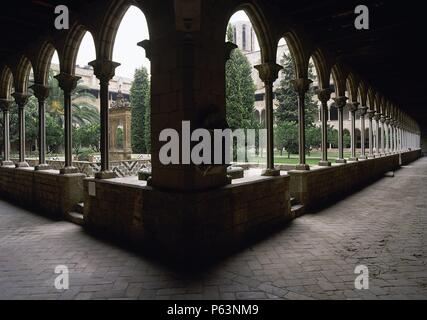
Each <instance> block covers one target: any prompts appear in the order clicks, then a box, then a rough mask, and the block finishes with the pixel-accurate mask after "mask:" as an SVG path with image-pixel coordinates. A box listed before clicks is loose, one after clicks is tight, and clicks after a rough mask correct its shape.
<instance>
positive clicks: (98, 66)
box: [89, 60, 120, 179]
mask: <svg viewBox="0 0 427 320" xmlns="http://www.w3.org/2000/svg"><path fill="white" fill-rule="evenodd" d="M89 65H91V66H92V67H93V73H94V74H95V76H96V77H97V78H98V79H99V83H100V90H99V98H100V109H101V143H100V146H101V171H100V172H97V173H96V174H95V178H97V179H110V178H115V176H116V175H115V174H114V172H112V171H110V161H109V149H110V148H109V137H108V108H109V102H108V84H109V82H110V80H111V79H112V78H113V77H114V73H115V69H116V68H117V67H118V66H119V65H120V63H117V62H114V61H110V60H94V61H92V62H89Z"/></svg>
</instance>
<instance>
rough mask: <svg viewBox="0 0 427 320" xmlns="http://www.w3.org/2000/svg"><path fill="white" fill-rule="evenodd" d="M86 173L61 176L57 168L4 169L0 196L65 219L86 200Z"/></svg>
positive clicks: (1, 172) (0, 177)
mask: <svg viewBox="0 0 427 320" xmlns="http://www.w3.org/2000/svg"><path fill="white" fill-rule="evenodd" d="M84 177H85V175H84V174H80V173H77V174H69V175H61V174H59V173H58V172H57V171H55V170H47V171H34V169H33V168H19V169H15V168H6V167H1V168H0V197H1V198H4V199H7V200H10V201H13V202H16V203H18V204H19V205H22V206H26V207H28V208H30V209H34V210H38V211H40V212H42V213H44V214H46V215H50V216H52V217H55V218H59V219H62V218H64V216H65V214H66V213H67V212H69V211H70V210H71V209H72V208H73V207H74V206H75V205H76V204H77V203H79V202H83V179H84Z"/></svg>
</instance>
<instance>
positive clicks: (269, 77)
mask: <svg viewBox="0 0 427 320" xmlns="http://www.w3.org/2000/svg"><path fill="white" fill-rule="evenodd" d="M254 68H255V69H257V70H258V73H259V77H260V79H261V80H262V81H263V82H264V83H271V84H272V83H273V82H274V81H276V79H277V78H278V76H279V71H280V70H282V66H280V65H278V64H277V63H263V64H259V65H256V66H254Z"/></svg>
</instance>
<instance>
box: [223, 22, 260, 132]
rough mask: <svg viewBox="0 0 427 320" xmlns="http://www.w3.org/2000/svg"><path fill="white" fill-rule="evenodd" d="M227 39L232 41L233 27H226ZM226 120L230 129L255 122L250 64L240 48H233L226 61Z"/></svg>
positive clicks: (253, 88)
mask: <svg viewBox="0 0 427 320" xmlns="http://www.w3.org/2000/svg"><path fill="white" fill-rule="evenodd" d="M227 40H228V41H230V42H233V40H234V39H233V29H232V27H231V25H229V26H228V28H227ZM225 78H226V107H227V122H228V125H229V126H230V128H231V129H238V128H242V129H247V128H253V126H254V123H255V116H254V111H255V109H254V106H255V84H254V82H253V80H252V66H251V64H250V62H249V60H248V59H247V58H246V56H245V55H244V54H243V53H242V52H241V51H240V49H234V50H233V51H232V52H231V54H230V59H229V60H228V61H227V63H226V68H225Z"/></svg>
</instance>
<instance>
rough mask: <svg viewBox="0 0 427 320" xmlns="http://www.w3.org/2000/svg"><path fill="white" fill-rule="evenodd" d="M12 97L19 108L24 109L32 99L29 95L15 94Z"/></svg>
mask: <svg viewBox="0 0 427 320" xmlns="http://www.w3.org/2000/svg"><path fill="white" fill-rule="evenodd" d="M12 97H13V98H14V99H15V102H16V104H17V105H18V107H19V108H24V107H25V105H26V104H27V103H28V99H29V98H30V97H31V95H30V94H28V93H21V92H14V93H12Z"/></svg>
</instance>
